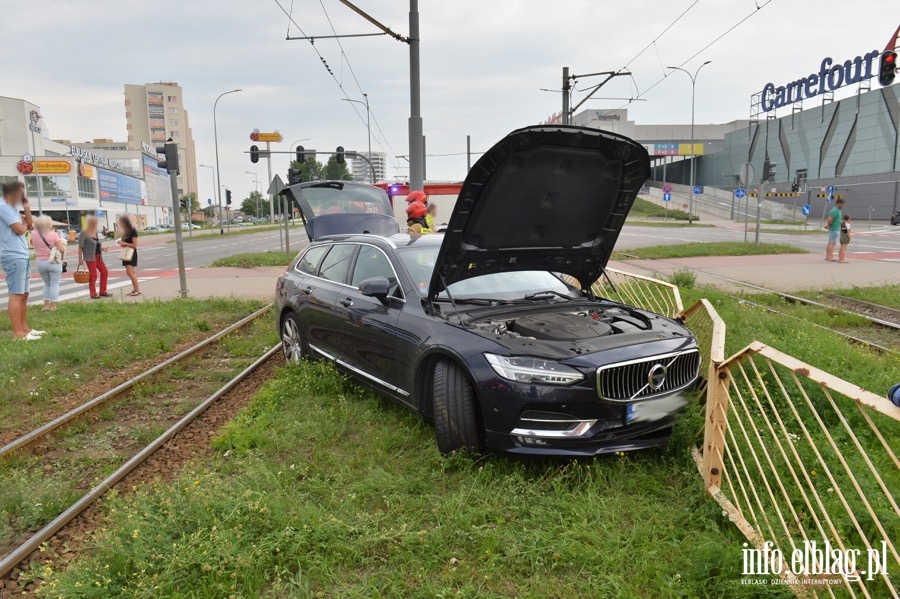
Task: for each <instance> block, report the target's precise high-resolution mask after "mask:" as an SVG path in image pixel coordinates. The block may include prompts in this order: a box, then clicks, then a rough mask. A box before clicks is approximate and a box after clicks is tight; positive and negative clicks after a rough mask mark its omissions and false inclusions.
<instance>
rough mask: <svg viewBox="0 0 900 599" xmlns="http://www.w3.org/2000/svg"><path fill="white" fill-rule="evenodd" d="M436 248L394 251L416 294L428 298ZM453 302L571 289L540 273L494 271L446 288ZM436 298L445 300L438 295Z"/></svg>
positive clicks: (437, 247)
mask: <svg viewBox="0 0 900 599" xmlns="http://www.w3.org/2000/svg"><path fill="white" fill-rule="evenodd" d="M439 250H440V246H437V245H435V246H431V247H418V248H417V247H407V248H401V249H398V250H397V254H398V255H399V256H400V261H401V262H402V263H403V266H404V267H405V268H406V271H407V272H408V273H409V276H410V278H411V279H412V280H413V282H414V283H415V285H416V290H417V291H418V292H419V295H421V296H423V297H424V296H426V295H428V283H429V282H430V281H431V274H432V272H433V271H434V264H435V262H436V261H437V255H438V251H439ZM449 289H450V295H452V296H453V299H465V298H473V297H477V298H486V299H497V300H514V299H521V298H523V297H525V296H526V295H528V294H531V293H538V292H541V291H555V292H557V293H561V294H565V295H567V296H572V290H571V289H570V288H569V287H567V286H566V284H565V283H563V282H562V281H560V280H559V279H558V278H557V277H556V276H554V275H553V274H551V273H549V272H547V271H543V270H518V271H513V272H497V273H493V274H488V275H482V276H480V277H473V278H471V279H465V280H463V281H459V282H457V283H453V284H452V285H450V287H449ZM438 297H447V293H446V292H442V293H440V294H439V295H438Z"/></svg>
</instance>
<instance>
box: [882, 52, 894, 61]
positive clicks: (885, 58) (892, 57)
mask: <svg viewBox="0 0 900 599" xmlns="http://www.w3.org/2000/svg"><path fill="white" fill-rule="evenodd" d="M895 56H896V54H888V55H887V56H885V57H884V62H894V57H895Z"/></svg>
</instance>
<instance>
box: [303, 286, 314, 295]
mask: <svg viewBox="0 0 900 599" xmlns="http://www.w3.org/2000/svg"><path fill="white" fill-rule="evenodd" d="M312 292H313V288H312V285H307V286H306V287H305V288H304V289H303V293H305V294H306V295H309V294H310V293H312Z"/></svg>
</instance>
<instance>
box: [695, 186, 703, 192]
mask: <svg viewBox="0 0 900 599" xmlns="http://www.w3.org/2000/svg"><path fill="white" fill-rule="evenodd" d="M693 191H694V193H703V187H701V186H700V185H694V190H693Z"/></svg>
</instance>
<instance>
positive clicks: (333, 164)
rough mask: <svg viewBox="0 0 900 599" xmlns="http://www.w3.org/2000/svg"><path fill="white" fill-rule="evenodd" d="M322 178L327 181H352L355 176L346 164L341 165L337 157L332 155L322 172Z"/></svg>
mask: <svg viewBox="0 0 900 599" xmlns="http://www.w3.org/2000/svg"><path fill="white" fill-rule="evenodd" d="M322 178H323V179H325V180H326V181H350V180H352V179H353V175H352V174H350V169H348V168H347V163H346V162H345V163H344V164H341V163H340V162H338V161H337V157H336V156H334V155H332V156H331V157H330V158H329V159H328V163H327V164H326V165H325V168H324V169H323V171H322Z"/></svg>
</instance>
